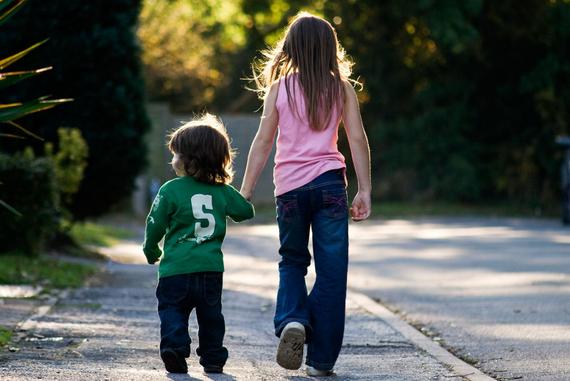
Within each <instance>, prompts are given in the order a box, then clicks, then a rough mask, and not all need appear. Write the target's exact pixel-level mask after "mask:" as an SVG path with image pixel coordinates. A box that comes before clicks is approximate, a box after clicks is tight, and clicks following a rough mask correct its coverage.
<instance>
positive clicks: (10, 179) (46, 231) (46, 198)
mask: <svg viewBox="0 0 570 381" xmlns="http://www.w3.org/2000/svg"><path fill="white" fill-rule="evenodd" d="M0 183H2V184H3V185H2V198H3V199H4V201H6V202H7V203H8V204H9V205H11V206H13V207H14V208H15V209H16V210H18V211H19V212H20V213H21V215H20V216H19V217H14V215H13V214H12V213H10V212H9V211H8V210H4V209H0V252H6V251H9V250H13V249H18V250H21V251H22V252H23V253H24V254H25V255H29V256H34V255H37V254H39V252H40V250H41V249H42V247H43V245H44V244H45V242H46V241H47V240H48V239H49V238H50V237H51V236H52V235H53V234H54V232H55V231H56V229H57V228H58V225H59V212H58V210H59V197H58V192H57V185H56V182H55V176H54V168H53V165H52V163H51V161H50V160H49V159H46V158H39V159H36V158H33V157H30V156H29V155H24V154H17V155H12V156H9V155H6V154H2V153H0ZM7 184H9V185H7Z"/></svg>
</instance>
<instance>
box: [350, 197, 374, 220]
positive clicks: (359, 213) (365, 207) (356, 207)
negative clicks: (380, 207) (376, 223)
mask: <svg viewBox="0 0 570 381" xmlns="http://www.w3.org/2000/svg"><path fill="white" fill-rule="evenodd" d="M371 204H372V201H371V200H370V193H368V192H358V193H357V194H356V196H354V200H352V206H351V207H350V216H351V217H352V220H353V221H363V220H365V219H367V218H368V217H370V212H371V209H372V207H371Z"/></svg>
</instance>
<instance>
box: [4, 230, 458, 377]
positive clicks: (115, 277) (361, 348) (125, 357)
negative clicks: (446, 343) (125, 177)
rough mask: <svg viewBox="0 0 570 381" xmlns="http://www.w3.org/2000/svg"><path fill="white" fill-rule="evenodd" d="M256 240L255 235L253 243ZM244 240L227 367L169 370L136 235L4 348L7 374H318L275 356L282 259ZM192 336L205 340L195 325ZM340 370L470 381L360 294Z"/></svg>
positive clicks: (231, 267)
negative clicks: (371, 308)
mask: <svg viewBox="0 0 570 381" xmlns="http://www.w3.org/2000/svg"><path fill="white" fill-rule="evenodd" d="M250 229H255V228H250ZM253 241H255V240H251V241H250V240H247V243H248V245H249V244H250V243H251V242H253ZM266 241H269V240H268V239H263V240H259V243H264V242H266ZM239 242H240V241H233V245H229V246H231V248H230V247H228V248H227V250H226V258H225V259H226V268H227V273H226V276H225V280H224V282H225V285H224V290H225V291H224V299H223V304H224V314H225V317H226V324H227V332H226V340H225V344H226V346H227V347H228V349H229V352H230V359H229V361H228V363H227V364H226V367H225V374H223V375H210V376H209V375H205V374H203V373H202V371H201V367H200V366H199V365H198V362H197V359H196V357H195V356H192V357H191V358H190V359H189V366H190V372H189V374H188V375H169V374H166V372H165V371H164V369H163V366H162V363H161V361H160V359H159V357H158V340H159V337H158V317H157V315H156V300H155V297H154V289H155V287H156V275H155V271H156V268H155V267H152V266H149V265H146V264H141V263H144V258H143V256H142V253H141V252H140V243H139V242H137V243H132V244H125V245H122V246H118V247H115V248H113V249H112V250H109V251H108V252H107V254H108V255H111V256H112V257H113V258H115V259H117V260H120V261H122V262H123V264H118V263H109V264H108V265H107V266H106V267H105V271H104V272H102V273H101V274H99V275H98V276H97V277H96V278H95V279H93V280H92V281H91V284H89V285H88V287H84V288H81V289H78V290H76V291H74V292H72V293H70V294H69V295H68V296H67V297H65V298H63V299H62V300H60V301H59V302H58V303H57V304H56V305H55V306H54V307H53V308H52V309H51V310H50V311H49V312H48V313H47V314H45V315H43V316H39V317H37V318H34V319H32V320H29V321H28V322H27V323H26V324H25V325H24V326H25V328H26V331H25V332H22V333H20V335H21V336H22V337H21V340H20V341H19V342H18V343H15V344H14V346H16V347H18V348H19V351H18V352H15V353H8V352H7V351H2V352H0V379H1V380H3V381H4V380H6V381H8V380H10V381H12V380H14V381H15V380H18V381H19V380H37V379H42V380H73V381H77V380H82V381H91V380H92V381H102V380H110V381H122V380H136V381H140V380H145V381H146V380H168V379H170V380H219V381H226V380H267V381H274V380H289V381H293V380H311V379H312V378H309V377H306V376H305V375H304V373H303V372H302V371H286V370H283V369H281V368H279V367H278V366H277V364H276V363H275V361H274V356H275V349H276V345H277V339H276V338H275V337H274V334H273V327H272V317H273V310H274V297H275V286H276V283H277V279H276V271H275V261H274V260H273V259H272V258H262V257H259V256H251V255H249V254H250V253H251V252H250V250H249V246H243V245H240V243H239ZM236 245H237V246H236ZM254 249H255V250H253V253H254V254H257V253H259V252H267V251H266V250H265V249H266V247H258V248H257V247H255V248H254ZM191 336H192V338H193V341H194V342H196V326H195V324H193V323H192V324H191ZM193 348H194V349H195V345H194V346H193ZM336 372H337V377H335V378H334V379H335V380H339V381H341V380H343V381H344V380H363V381H380V380H384V381H402V380H406V381H408V380H409V381H425V380H433V381H435V380H462V379H463V378H462V377H461V376H460V375H458V374H454V373H452V372H451V371H450V370H449V369H448V368H447V367H446V366H444V365H443V364H441V363H440V362H439V361H438V360H436V359H435V358H434V357H432V356H431V355H429V354H427V353H426V352H424V351H422V350H421V349H418V348H417V347H416V346H415V345H414V344H412V343H411V342H410V341H408V340H406V339H405V337H403V336H402V335H401V334H400V333H399V332H398V331H396V330H394V329H393V328H391V327H390V326H389V325H388V324H386V323H385V322H384V321H382V320H380V319H378V318H377V317H376V316H374V315H372V314H370V313H369V312H367V311H366V310H364V309H363V308H362V306H361V305H359V304H357V303H354V302H353V301H352V300H351V299H349V303H348V319H347V324H346V335H345V341H344V347H343V350H342V354H341V357H340V359H339V361H338V364H337V367H336Z"/></svg>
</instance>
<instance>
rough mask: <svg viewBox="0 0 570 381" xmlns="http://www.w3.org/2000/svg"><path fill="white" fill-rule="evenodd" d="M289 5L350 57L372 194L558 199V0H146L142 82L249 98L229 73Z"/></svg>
mask: <svg viewBox="0 0 570 381" xmlns="http://www.w3.org/2000/svg"><path fill="white" fill-rule="evenodd" d="M198 3H199V4H198ZM191 8H196V11H194V12H190V11H189V10H190V9H191ZM153 9H154V11H153V12H150V10H153ZM301 9H303V10H308V11H312V12H316V13H317V14H322V15H324V16H325V17H326V18H327V19H328V20H330V21H332V22H333V24H334V26H335V27H336V29H337V32H338V35H339V38H340V40H341V42H342V43H343V45H344V47H345V48H346V49H347V51H348V53H349V54H350V55H351V56H352V57H353V59H354V61H355V62H356V66H355V69H356V74H357V75H358V76H359V77H360V79H361V80H362V81H363V82H364V91H362V92H360V93H359V97H360V100H361V103H362V111H363V115H364V120H365V122H366V128H367V130H368V134H369V136H370V140H371V146H372V159H373V171H374V173H378V176H377V177H376V176H375V178H376V182H377V184H375V189H376V192H377V194H376V195H377V196H382V197H389V198H392V199H406V200H409V199H418V200H433V199H442V200H455V201H469V202H481V201H484V202H488V201H489V200H501V199H503V200H504V199H512V200H516V201H518V202H521V203H523V204H527V205H528V204H533V205H534V206H536V207H545V206H547V205H548V204H552V203H554V202H557V199H558V194H557V193H556V192H558V189H559V187H558V184H557V183H558V178H559V173H558V172H559V171H558V162H559V159H560V151H559V150H558V149H557V148H556V147H555V146H554V137H555V136H556V135H558V134H565V133H566V134H567V133H568V132H569V131H568V125H569V122H570V115H569V109H568V105H570V86H569V79H570V55H569V54H568V51H569V47H568V43H569V42H568V41H570V28H568V25H570V2H569V1H567V0H523V1H514V0H507V1H501V2H496V1H491V0H465V1H460V2H454V1H449V0H421V1H415V2H402V1H396V0H387V1H381V2H379V1H373V0H359V1H356V0H349V1H340V0H328V1H316V2H309V1H289V2H287V1H284V0H252V1H239V2H230V1H222V0H208V1H205V2H197V1H192V0H172V1H160V0H146V1H145V2H144V10H143V17H142V18H141V27H140V29H139V36H140V38H141V40H142V43H143V46H144V47H145V56H146V57H147V58H146V60H145V64H146V68H147V77H148V78H151V79H150V81H151V82H152V83H153V86H152V87H151V88H150V91H151V96H152V97H153V98H154V99H169V100H174V101H175V104H176V105H177V107H179V108H183V105H186V108H191V109H193V110H196V108H198V109H201V108H203V107H209V108H218V109H221V110H224V111H238V110H239V111H251V110H254V109H256V108H257V107H258V106H259V104H258V103H255V97H253V96H252V94H251V93H248V92H246V91H244V90H243V86H244V82H243V81H241V78H243V77H244V76H247V75H248V74H249V72H250V71H249V64H250V62H251V60H252V58H253V57H254V56H255V55H256V52H257V51H259V50H260V49H263V48H265V47H266V45H267V44H270V43H272V42H274V41H275V38H276V36H277V35H278V34H279V33H281V31H282V28H283V27H284V26H285V25H286V23H287V21H288V19H289V17H290V16H292V15H293V14H295V13H296V12H297V11H298V10H301ZM182 10H186V11H185V12H183V11H182ZM147 11H148V13H145V12H147ZM173 20H178V22H177V21H173ZM186 27H187V28H186ZM154 36H161V37H160V39H153V38H154ZM166 36H168V37H166ZM165 41H168V44H165ZM165 45H166V46H168V49H167V50H165V49H163V46H165ZM188 46H191V47H192V48H191V49H188V48H187V47H188ZM166 51H168V53H165V52H166ZM177 54H179V55H181V56H180V57H182V56H184V57H187V58H185V59H192V60H193V61H192V62H194V64H193V65H194V66H192V67H193V69H191V70H190V69H189V68H187V71H186V72H184V71H181V70H175V69H173V68H172V66H169V65H173V66H178V67H183V66H184V65H176V64H175V63H174V61H172V62H170V61H168V60H169V59H170V58H164V57H165V56H168V57H170V56H171V55H175V56H177ZM177 57H178V56H177ZM161 60H162V61H161ZM157 61H161V62H162V63H161V65H163V66H162V70H161V71H158V70H157V69H156V66H155V65H156V64H157ZM182 61H184V59H183V58H180V62H182ZM205 70H206V71H205ZM159 74H160V75H159ZM169 83H174V84H180V85H181V86H182V84H184V83H186V84H187V86H186V85H184V86H185V87H184V88H185V89H186V90H181V91H180V92H176V91H172V90H171V89H170V88H169V87H168V84H169ZM182 91H184V94H188V95H190V99H188V97H187V96H182V97H181V96H180V94H183V92H182ZM185 111H188V110H185Z"/></svg>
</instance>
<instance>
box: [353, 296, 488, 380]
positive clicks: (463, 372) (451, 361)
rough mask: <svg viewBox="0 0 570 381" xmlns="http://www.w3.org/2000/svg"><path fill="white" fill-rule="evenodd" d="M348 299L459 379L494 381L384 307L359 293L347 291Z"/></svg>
mask: <svg viewBox="0 0 570 381" xmlns="http://www.w3.org/2000/svg"><path fill="white" fill-rule="evenodd" d="M348 298H349V299H350V300H352V301H353V302H354V303H356V304H357V305H359V306H360V307H361V308H364V309H365V310H366V311H368V312H370V313H371V314H373V315H376V316H378V317H379V318H380V319H382V320H384V321H385V322H386V323H387V324H388V325H389V326H390V327H392V328H394V329H395V330H396V331H398V332H399V333H400V334H402V336H404V337H405V338H406V339H408V340H409V341H411V342H412V343H413V344H414V345H416V346H418V347H420V348H421V349H423V350H424V351H426V352H427V353H429V354H430V355H431V356H433V357H434V358H436V359H437V360H438V361H440V362H441V363H443V364H445V365H446V366H448V367H450V368H451V369H452V370H453V371H454V372H455V373H456V374H458V375H460V376H461V377H464V378H466V379H467V380H469V381H496V380H495V379H494V378H491V377H489V376H487V375H486V374H484V373H483V372H481V371H480V370H479V369H477V368H475V367H473V366H471V365H469V364H467V363H466V362H465V361H463V360H461V359H459V358H457V357H455V356H454V355H453V354H451V353H449V352H448V351H447V350H446V349H445V348H443V347H442V346H441V345H439V344H437V343H436V342H434V341H433V340H431V339H429V338H427V337H426V336H424V335H423V334H422V333H420V332H419V331H418V330H417V329H415V328H414V327H412V326H411V325H409V324H408V323H406V322H405V321H404V320H402V319H401V318H400V317H399V316H398V315H396V314H394V313H393V312H392V311H390V310H388V309H387V308H386V307H384V306H383V305H381V304H379V303H377V302H376V301H374V300H373V299H371V298H370V297H368V296H366V295H364V294H361V293H359V292H355V291H349V292H348Z"/></svg>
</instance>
